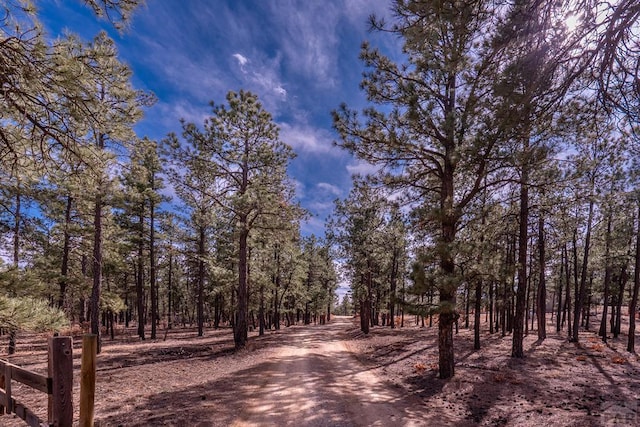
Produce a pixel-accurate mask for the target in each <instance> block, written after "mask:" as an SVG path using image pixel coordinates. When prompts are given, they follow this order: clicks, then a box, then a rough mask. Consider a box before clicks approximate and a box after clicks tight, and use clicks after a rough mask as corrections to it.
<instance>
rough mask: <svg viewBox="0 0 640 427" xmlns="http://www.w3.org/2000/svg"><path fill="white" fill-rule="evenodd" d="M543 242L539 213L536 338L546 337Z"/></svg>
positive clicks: (541, 220)
mask: <svg viewBox="0 0 640 427" xmlns="http://www.w3.org/2000/svg"><path fill="white" fill-rule="evenodd" d="M544 245H545V242H544V217H543V216H542V213H540V218H538V258H539V260H538V262H539V263H540V272H539V273H540V279H539V280H538V295H537V302H538V304H537V305H538V309H537V310H536V311H537V312H538V340H540V341H542V340H544V339H545V338H547V327H546V325H547V322H546V319H547V284H546V279H545V276H546V275H545V270H546V258H545V247H544Z"/></svg>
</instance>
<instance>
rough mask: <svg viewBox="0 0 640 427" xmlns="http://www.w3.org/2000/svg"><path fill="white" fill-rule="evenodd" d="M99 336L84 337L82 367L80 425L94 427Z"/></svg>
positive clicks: (81, 426)
mask: <svg viewBox="0 0 640 427" xmlns="http://www.w3.org/2000/svg"><path fill="white" fill-rule="evenodd" d="M97 352H98V336H97V335H91V334H89V335H84V336H83V337H82V365H81V367H80V427H93V415H94V401H95V395H96V354H97Z"/></svg>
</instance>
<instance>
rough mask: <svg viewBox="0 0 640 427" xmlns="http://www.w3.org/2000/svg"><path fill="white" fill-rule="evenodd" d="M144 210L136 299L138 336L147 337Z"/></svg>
mask: <svg viewBox="0 0 640 427" xmlns="http://www.w3.org/2000/svg"><path fill="white" fill-rule="evenodd" d="M143 212H144V209H142V210H141V212H140V215H139V218H138V219H139V220H138V227H139V229H138V268H137V270H138V274H137V276H136V298H137V305H138V336H139V337H140V339H142V340H144V339H145V338H146V337H145V330H144V326H145V307H144V297H145V295H144V258H143V257H144V213H143Z"/></svg>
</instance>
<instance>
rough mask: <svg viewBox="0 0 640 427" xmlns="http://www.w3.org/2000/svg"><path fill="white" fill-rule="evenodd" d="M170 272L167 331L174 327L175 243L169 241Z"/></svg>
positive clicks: (168, 278) (168, 273) (168, 280)
mask: <svg viewBox="0 0 640 427" xmlns="http://www.w3.org/2000/svg"><path fill="white" fill-rule="evenodd" d="M168 262H169V271H168V272H167V276H168V277H167V329H171V328H172V327H173V243H172V242H171V241H169V261H168Z"/></svg>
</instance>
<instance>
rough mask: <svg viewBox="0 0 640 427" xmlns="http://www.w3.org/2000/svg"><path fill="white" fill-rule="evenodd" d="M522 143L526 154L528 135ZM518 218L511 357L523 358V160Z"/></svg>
mask: <svg viewBox="0 0 640 427" xmlns="http://www.w3.org/2000/svg"><path fill="white" fill-rule="evenodd" d="M523 141H524V147H523V152H524V153H525V154H526V153H527V152H528V148H529V143H528V135H527V137H526V138H524V139H523ZM518 218H519V233H518V289H517V291H516V313H515V316H514V318H513V340H512V344H511V356H512V357H524V348H523V346H522V341H523V339H524V326H525V325H524V322H525V304H526V297H527V295H526V293H527V248H528V246H527V245H528V239H527V231H528V228H529V227H528V226H529V165H528V163H527V160H524V161H523V163H522V176H521V181H520V214H519V216H518Z"/></svg>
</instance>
